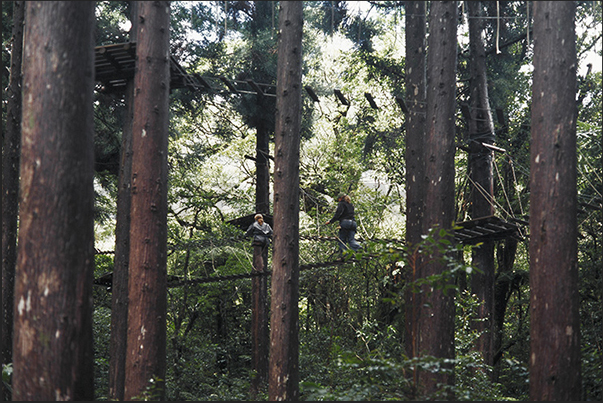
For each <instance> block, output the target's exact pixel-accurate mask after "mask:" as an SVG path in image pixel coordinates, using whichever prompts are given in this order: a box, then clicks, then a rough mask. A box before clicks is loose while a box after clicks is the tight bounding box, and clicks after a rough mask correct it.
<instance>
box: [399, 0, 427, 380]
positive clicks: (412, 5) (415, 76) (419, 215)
mask: <svg viewBox="0 0 603 403" xmlns="http://www.w3.org/2000/svg"><path fill="white" fill-rule="evenodd" d="M425 4H426V3H425V2H424V1H407V2H405V8H406V15H407V16H406V93H405V98H406V101H407V108H408V114H407V121H406V155H405V159H406V245H407V247H408V248H409V250H410V251H413V252H414V253H413V254H412V262H409V264H408V266H407V268H406V272H405V279H406V286H407V288H406V291H405V294H404V295H405V307H406V309H405V323H406V326H405V337H404V340H405V348H406V354H407V355H408V356H409V357H417V356H419V338H418V336H419V329H418V327H417V326H418V325H419V318H418V315H419V312H420V310H421V306H422V304H421V294H419V293H417V292H414V291H413V289H412V287H410V286H409V285H410V284H412V283H413V282H414V281H415V280H417V279H418V278H421V277H422V276H423V275H422V272H421V267H422V264H421V256H420V255H419V250H418V246H419V244H420V243H421V241H422V235H423V224H422V221H423V211H424V209H425V207H424V203H425V185H426V180H425V157H424V153H425V151H424V147H425V145H424V136H425V111H426V108H425V101H426V93H425V84H426V71H425V60H426V58H425V50H426V41H425V38H426V34H425V32H426V24H425V21H426V17H425V13H426V7H425ZM414 375H415V378H414V381H415V383H416V382H417V378H416V375H417V373H416V372H415V373H414Z"/></svg>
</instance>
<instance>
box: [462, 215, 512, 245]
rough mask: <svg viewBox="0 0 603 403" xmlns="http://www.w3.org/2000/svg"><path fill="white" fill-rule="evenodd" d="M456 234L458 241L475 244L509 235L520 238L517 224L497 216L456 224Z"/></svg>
mask: <svg viewBox="0 0 603 403" xmlns="http://www.w3.org/2000/svg"><path fill="white" fill-rule="evenodd" d="M456 225H457V226H458V227H460V228H459V229H456V230H455V232H454V236H455V238H456V240H457V241H459V242H461V243H464V244H470V245H474V244H476V243H478V242H483V241H485V240H492V241H497V240H501V239H505V238H508V237H517V238H519V229H518V227H517V225H515V224H512V223H509V222H506V221H503V220H502V219H500V218H498V217H496V216H487V217H481V218H477V219H475V220H470V221H463V222H459V223H457V224H456Z"/></svg>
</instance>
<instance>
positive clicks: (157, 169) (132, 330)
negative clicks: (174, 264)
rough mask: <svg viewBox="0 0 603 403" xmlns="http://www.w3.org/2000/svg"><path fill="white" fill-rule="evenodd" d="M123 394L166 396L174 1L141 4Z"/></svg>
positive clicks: (130, 397)
mask: <svg viewBox="0 0 603 403" xmlns="http://www.w3.org/2000/svg"><path fill="white" fill-rule="evenodd" d="M138 11H139V17H138V21H139V24H138V36H137V39H138V41H137V46H136V59H137V66H136V74H135V76H134V86H135V91H134V92H135V99H134V120H133V122H132V134H133V138H132V151H133V154H132V190H131V195H132V197H131V215H130V278H129V281H128V296H129V300H128V334H127V356H126V382H125V388H124V397H125V400H132V399H133V398H134V397H137V396H141V395H142V394H144V393H146V391H147V390H148V389H149V388H150V387H151V386H152V385H151V382H154V385H155V386H153V389H154V390H153V391H151V392H150V393H151V396H150V398H151V399H160V400H162V399H163V397H164V395H165V390H164V381H165V371H166V309H167V306H166V304H167V268H166V265H167V151H168V109H169V89H170V48H169V38H170V4H169V2H146V1H142V2H140V3H139V10H138ZM151 380H153V381H151Z"/></svg>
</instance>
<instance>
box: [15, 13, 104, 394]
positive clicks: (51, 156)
mask: <svg viewBox="0 0 603 403" xmlns="http://www.w3.org/2000/svg"><path fill="white" fill-rule="evenodd" d="M25 20H26V25H25V42H24V46H25V47H24V59H25V60H28V63H26V64H24V69H23V100H24V101H23V125H22V130H23V141H22V154H21V172H20V173H21V187H20V192H21V193H20V194H21V206H20V209H21V220H20V230H19V242H18V258H17V271H16V278H15V311H14V315H15V329H14V342H13V356H14V360H13V369H14V373H13V399H14V400H93V398H94V374H93V364H94V361H93V360H94V357H93V348H92V343H93V340H92V281H93V272H94V213H93V211H94V189H93V176H94V151H93V149H94V129H93V107H92V102H93V91H94V2H67V1H64V2H63V1H53V2H46V1H39V2H38V1H32V2H27V4H26V17H25Z"/></svg>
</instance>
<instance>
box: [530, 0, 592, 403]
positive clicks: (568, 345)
mask: <svg viewBox="0 0 603 403" xmlns="http://www.w3.org/2000/svg"><path fill="white" fill-rule="evenodd" d="M574 17H575V3H574V2H570V1H561V2H555V1H538V2H534V83H533V87H532V88H533V90H532V145H531V149H530V161H531V167H530V189H531V193H530V290H531V294H530V317H531V322H530V364H529V365H530V399H531V400H562V401H577V400H581V397H580V387H581V376H580V318H579V295H578V265H577V201H576V200H577V195H576V119H577V110H576V67H577V58H576V37H575V26H574Z"/></svg>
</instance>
